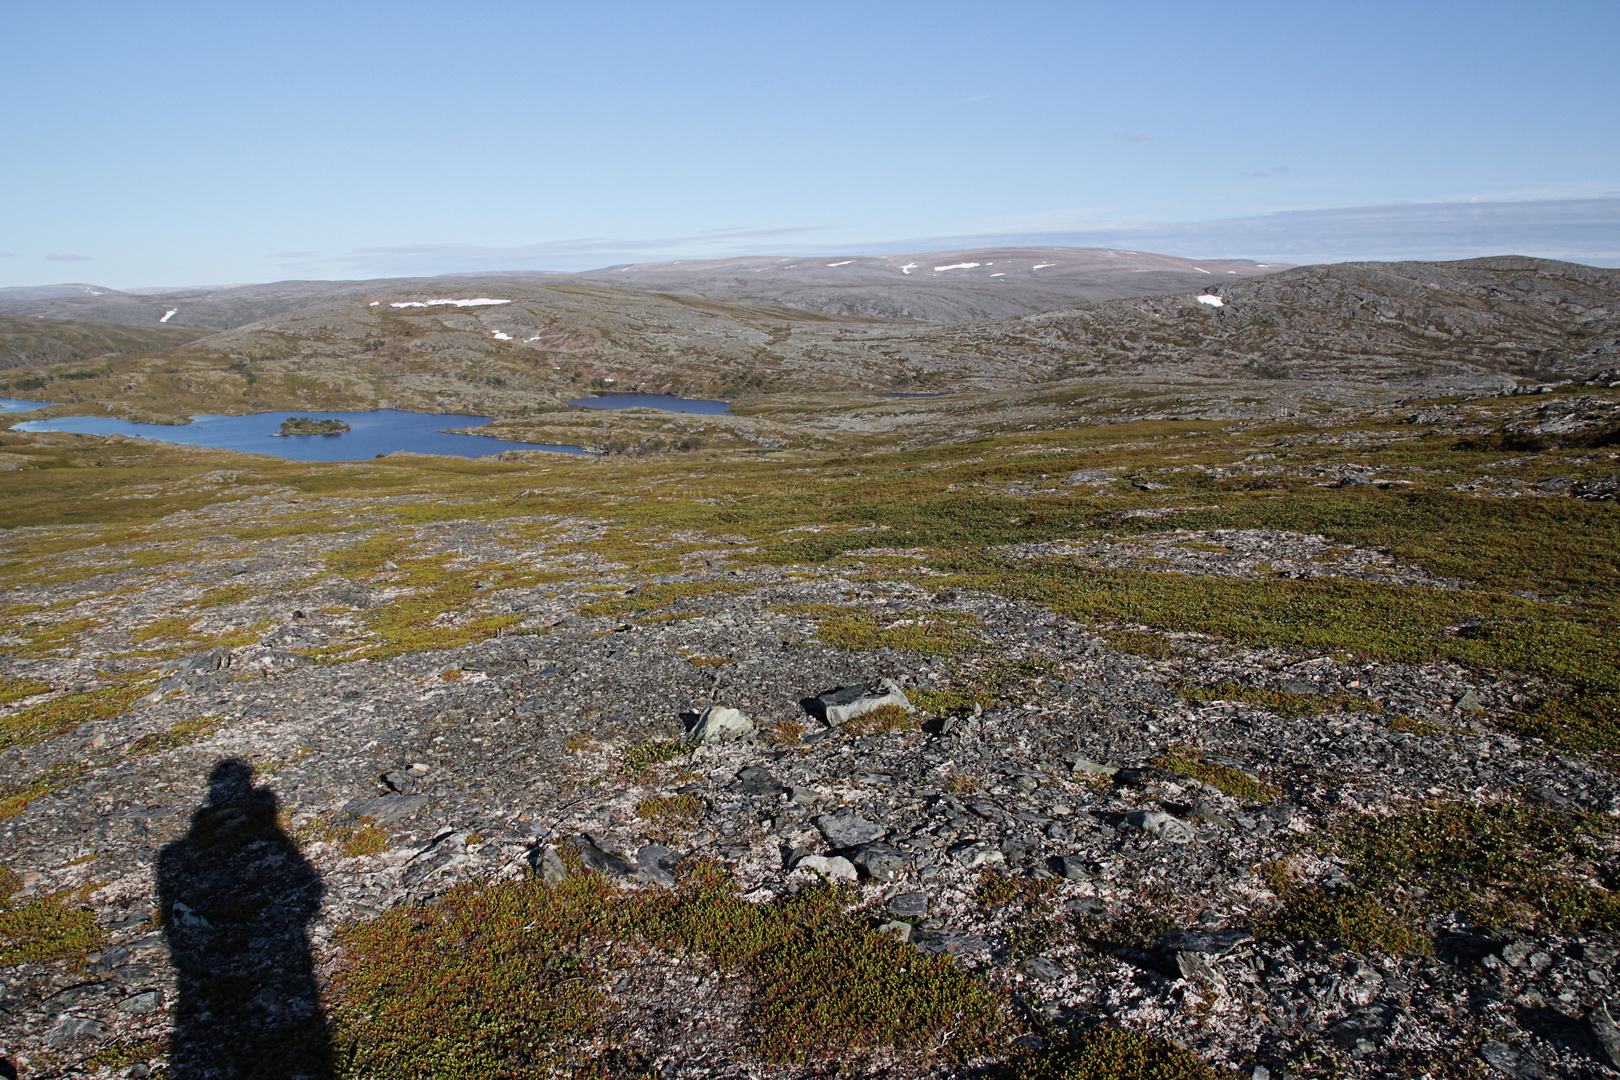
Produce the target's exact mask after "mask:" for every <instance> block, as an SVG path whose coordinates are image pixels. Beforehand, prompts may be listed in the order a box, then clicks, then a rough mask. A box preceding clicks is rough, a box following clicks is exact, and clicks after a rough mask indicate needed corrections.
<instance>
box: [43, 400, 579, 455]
mask: <svg viewBox="0 0 1620 1080" xmlns="http://www.w3.org/2000/svg"><path fill="white" fill-rule="evenodd" d="M302 415H305V414H303V413H297V412H272V413H253V414H251V415H248V416H214V415H207V414H205V415H202V416H193V417H192V418H191V423H189V424H137V423H134V422H132V421H129V420H115V419H113V418H111V417H106V416H58V417H55V418H54V419H51V420H29V421H27V422H25V423H21V424H18V425H16V430H18V431H70V432H77V433H79V434H81V435H114V434H117V435H138V436H140V437H141V438H144V439H161V440H163V441H164V442H172V443H184V444H186V445H188V446H211V447H213V448H214V449H216V450H243V451H246V452H247V453H250V454H270V455H272V456H274V457H281V458H291V459H293V460H295V461H364V460H366V459H367V458H374V457H376V456H378V455H379V454H392V453H394V452H395V451H397V450H409V451H411V452H412V453H416V454H444V455H447V456H450V457H484V456H486V455H488V454H499V453H501V452H502V451H505V450H556V451H560V452H562V453H565V454H583V453H585V451H584V450H581V449H580V448H579V447H577V446H556V445H553V444H551V443H525V442H512V441H510V440H507V439H495V438H491V437H490V436H488V435H456V434H453V433H451V432H448V431H445V430H444V429H445V428H457V427H480V426H482V425H484V424H487V423H489V420H490V418H489V417H487V416H471V415H465V414H461V413H417V412H404V411H402V410H400V409H373V410H371V411H369V412H312V413H309V414H307V415H309V416H310V417H311V418H313V419H316V420H324V419H337V420H342V421H344V422H345V423H347V424H348V425H349V430H348V431H344V432H340V433H338V434H336V435H281V434H279V433H280V431H281V422H282V421H283V420H285V419H287V418H288V417H292V416H302Z"/></svg>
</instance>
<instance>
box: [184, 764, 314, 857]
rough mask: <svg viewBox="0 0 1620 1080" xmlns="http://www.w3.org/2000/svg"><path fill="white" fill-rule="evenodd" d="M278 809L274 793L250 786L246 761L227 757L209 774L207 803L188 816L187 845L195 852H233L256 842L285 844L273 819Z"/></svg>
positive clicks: (278, 825)
mask: <svg viewBox="0 0 1620 1080" xmlns="http://www.w3.org/2000/svg"><path fill="white" fill-rule="evenodd" d="M279 807H280V804H279V801H278V800H277V799H276V795H275V792H273V791H271V790H270V789H269V788H265V787H254V786H253V770H252V768H251V767H249V765H248V764H247V763H246V762H244V761H241V760H240V759H237V758H227V759H226V760H224V761H221V762H220V763H219V764H218V765H215V766H214V769H213V772H211V773H210V774H209V777H208V800H207V802H205V803H204V804H203V805H202V806H200V807H199V808H198V809H197V812H196V813H195V814H193V815H192V818H191V833H190V835H188V836H187V837H186V839H187V842H189V843H190V844H191V846H192V847H194V848H198V849H212V848H224V849H226V850H233V851H234V850H236V849H237V848H240V847H242V846H244V845H246V844H251V843H254V842H257V841H268V842H270V843H274V844H287V843H289V841H288V839H287V837H286V835H285V834H284V833H283V832H282V830H281V826H280V824H279V823H278V822H277V820H276V818H277V811H278V810H279Z"/></svg>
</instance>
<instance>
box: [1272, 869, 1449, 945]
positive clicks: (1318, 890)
mask: <svg viewBox="0 0 1620 1080" xmlns="http://www.w3.org/2000/svg"><path fill="white" fill-rule="evenodd" d="M1257 929H1258V930H1259V932H1260V934H1261V936H1263V937H1270V938H1278V939H1282V940H1285V941H1331V942H1334V943H1336V944H1338V945H1341V946H1343V947H1344V948H1347V949H1353V950H1355V951H1356V952H1381V953H1387V954H1389V955H1391V956H1403V955H1407V954H1411V953H1428V952H1431V951H1433V944H1432V943H1431V942H1430V941H1429V939H1428V938H1427V937H1426V936H1425V935H1424V934H1423V933H1422V932H1421V931H1419V930H1418V929H1417V928H1416V927H1415V926H1414V925H1413V922H1412V920H1411V919H1410V917H1403V915H1402V914H1400V913H1397V912H1394V911H1391V910H1390V909H1389V906H1388V905H1387V904H1385V903H1384V901H1382V900H1381V899H1379V898H1378V897H1376V896H1374V895H1372V894H1371V893H1368V892H1366V891H1365V890H1362V889H1356V888H1348V887H1347V888H1340V889H1328V888H1323V887H1319V886H1313V887H1309V888H1301V889H1285V890H1284V892H1283V905H1282V908H1281V909H1280V910H1279V911H1277V912H1276V913H1275V914H1273V915H1272V916H1271V917H1270V918H1269V919H1267V920H1265V921H1264V922H1262V923H1261V924H1260V925H1259V927H1258V928H1257Z"/></svg>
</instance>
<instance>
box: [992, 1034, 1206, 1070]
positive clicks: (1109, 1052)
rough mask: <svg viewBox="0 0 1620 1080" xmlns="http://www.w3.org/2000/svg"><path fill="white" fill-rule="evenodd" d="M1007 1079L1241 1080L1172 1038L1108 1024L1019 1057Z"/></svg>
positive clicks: (1009, 1068)
mask: <svg viewBox="0 0 1620 1080" xmlns="http://www.w3.org/2000/svg"><path fill="white" fill-rule="evenodd" d="M1000 1075H1001V1076H1002V1077H1003V1078H1004V1080H1237V1075H1238V1074H1237V1073H1234V1072H1232V1071H1231V1070H1229V1069H1223V1068H1218V1067H1216V1066H1214V1065H1211V1064H1210V1063H1209V1062H1207V1061H1205V1060H1204V1059H1203V1058H1201V1057H1199V1056H1198V1055H1197V1054H1195V1053H1193V1052H1192V1051H1191V1050H1184V1049H1182V1048H1181V1047H1179V1046H1177V1045H1176V1044H1175V1043H1173V1042H1170V1041H1169V1040H1168V1039H1161V1038H1158V1037H1157V1036H1154V1035H1146V1034H1143V1033H1142V1032H1139V1031H1130V1030H1127V1029H1125V1028H1120V1027H1113V1026H1106V1027H1096V1028H1092V1029H1091V1030H1090V1031H1087V1032H1085V1033H1084V1034H1083V1035H1080V1036H1079V1037H1078V1038H1075V1039H1073V1040H1072V1041H1068V1042H1063V1043H1059V1044H1056V1045H1053V1046H1049V1047H1046V1048H1044V1049H1041V1050H1037V1051H1035V1052H1033V1053H1030V1054H1026V1055H1024V1056H1022V1057H1019V1058H1017V1059H1015V1060H1013V1061H1012V1062H1009V1063H1008V1065H1007V1066H1006V1067H1005V1068H1004V1069H1003V1070H1001V1074H1000Z"/></svg>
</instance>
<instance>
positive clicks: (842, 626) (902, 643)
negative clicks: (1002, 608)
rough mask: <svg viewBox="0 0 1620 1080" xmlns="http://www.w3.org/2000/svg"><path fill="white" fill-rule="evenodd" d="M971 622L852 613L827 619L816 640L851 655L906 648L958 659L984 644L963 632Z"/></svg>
mask: <svg viewBox="0 0 1620 1080" xmlns="http://www.w3.org/2000/svg"><path fill="white" fill-rule="evenodd" d="M972 621H973V620H972V619H971V618H969V617H966V616H960V615H955V614H954V613H950V612H939V613H928V614H908V615H906V616H905V617H903V618H899V619H892V618H890V619H885V618H882V617H879V616H877V615H869V614H866V613H865V612H858V611H850V612H846V613H843V614H839V615H835V616H832V617H830V618H827V619H824V620H823V621H822V622H821V623H820V624H819V625H818V626H817V627H816V637H818V638H820V639H821V640H822V641H823V642H825V643H826V644H828V645H831V646H833V647H834V648H836V649H848V650H849V651H850V652H870V651H872V650H874V649H905V650H906V651H908V652H916V653H923V654H926V655H929V656H959V655H961V654H963V653H966V652H971V651H973V650H975V649H978V648H981V647H982V646H983V644H984V643H983V642H981V641H980V640H979V639H978V638H976V637H974V636H973V635H972V634H969V633H967V632H966V630H965V629H964V627H965V626H967V625H969V624H971V623H972Z"/></svg>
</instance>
